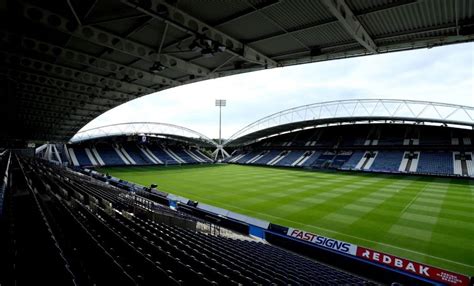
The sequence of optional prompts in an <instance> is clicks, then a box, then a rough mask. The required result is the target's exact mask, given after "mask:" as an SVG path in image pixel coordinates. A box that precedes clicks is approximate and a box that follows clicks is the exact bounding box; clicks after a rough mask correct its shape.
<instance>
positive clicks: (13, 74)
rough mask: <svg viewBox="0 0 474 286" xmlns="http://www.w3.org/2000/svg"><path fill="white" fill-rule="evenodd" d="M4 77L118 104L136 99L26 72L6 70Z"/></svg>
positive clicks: (131, 96)
mask: <svg viewBox="0 0 474 286" xmlns="http://www.w3.org/2000/svg"><path fill="white" fill-rule="evenodd" d="M6 75H7V76H9V77H10V78H12V79H15V80H17V82H18V83H21V82H23V81H29V82H31V83H34V84H39V85H46V86H49V87H56V88H57V89H58V90H61V91H62V90H68V91H73V92H78V93H84V94H88V95H91V96H92V97H98V98H104V99H110V100H117V101H118V102H122V103H123V102H125V101H127V100H131V99H134V98H136V97H137V96H133V95H130V94H124V93H119V92H115V91H106V90H103V89H102V88H98V87H94V86H90V85H86V84H81V83H75V82H70V81H66V80H63V79H58V78H54V77H50V76H43V75H37V74H34V73H30V72H26V71H19V70H14V69H8V70H7V71H6Z"/></svg>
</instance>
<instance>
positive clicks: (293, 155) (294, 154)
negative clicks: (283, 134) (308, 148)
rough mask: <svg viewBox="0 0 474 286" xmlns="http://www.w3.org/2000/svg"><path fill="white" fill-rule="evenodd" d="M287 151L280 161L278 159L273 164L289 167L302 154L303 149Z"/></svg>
mask: <svg viewBox="0 0 474 286" xmlns="http://www.w3.org/2000/svg"><path fill="white" fill-rule="evenodd" d="M288 152H289V153H288V154H287V155H286V156H285V157H284V158H283V159H281V160H280V161H278V162H277V163H276V164H275V165H276V166H286V167H290V166H291V165H292V164H293V163H294V162H295V161H296V160H297V159H298V158H300V157H301V156H303V154H304V151H300V150H296V151H288Z"/></svg>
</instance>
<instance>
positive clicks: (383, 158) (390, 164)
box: [369, 151, 403, 172]
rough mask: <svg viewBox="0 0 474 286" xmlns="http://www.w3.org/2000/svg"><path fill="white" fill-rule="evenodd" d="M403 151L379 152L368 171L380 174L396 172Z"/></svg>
mask: <svg viewBox="0 0 474 286" xmlns="http://www.w3.org/2000/svg"><path fill="white" fill-rule="evenodd" d="M402 158H403V151H379V152H378V155H377V157H376V158H375V160H374V163H373V164H372V166H370V169H369V170H372V171H380V172H398V170H399V168H400V163H401V162H402Z"/></svg>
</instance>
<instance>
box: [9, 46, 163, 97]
mask: <svg viewBox="0 0 474 286" xmlns="http://www.w3.org/2000/svg"><path fill="white" fill-rule="evenodd" d="M0 59H3V61H4V63H7V64H10V65H16V64H20V66H22V67H23V68H26V69H30V70H34V71H37V72H43V73H45V74H51V75H53V76H57V77H60V78H65V79H68V80H71V81H78V82H82V83H84V84H89V85H92V86H97V87H99V88H102V89H104V88H105V89H112V90H116V91H117V92H122V93H134V94H136V93H152V92H154V90H153V89H151V88H147V87H143V86H140V85H136V84H132V83H128V82H124V81H120V80H116V79H111V78H107V77H104V76H102V75H97V74H94V73H90V72H83V71H80V70H77V69H73V68H70V67H65V66H61V65H58V64H52V63H49V62H45V61H41V60H36V59H33V58H29V57H25V56H21V55H18V54H13V53H7V52H1V51H0ZM18 60H19V62H18Z"/></svg>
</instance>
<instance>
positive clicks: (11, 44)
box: [0, 0, 474, 286]
mask: <svg viewBox="0 0 474 286" xmlns="http://www.w3.org/2000/svg"><path fill="white" fill-rule="evenodd" d="M0 14H1V15H2V18H1V20H0V21H1V22H2V28H1V29H0V47H1V48H0V62H1V63H2V66H1V67H0V69H1V73H0V97H1V100H2V104H1V105H0V111H1V112H0V114H1V115H2V116H3V120H2V123H1V125H0V126H1V128H0V173H1V174H2V180H1V183H0V229H1V231H0V254H1V255H0V285H32V284H39V285H466V286H468V285H474V204H473V203H474V159H473V156H474V154H473V153H474V145H473V141H474V107H473V106H474V102H466V104H463V105H460V104H453V103H446V102H450V101H451V100H450V98H449V96H451V95H446V100H445V102H435V101H430V100H416V99H395V98H389V97H384V96H383V95H382V96H380V97H379V98H364V99H359V98H357V99H354V98H351V99H340V100H332V99H330V100H327V99H326V100H320V101H318V102H314V103H311V104H305V105H301V104H300V106H286V108H285V109H284V110H281V111H278V112H276V113H272V114H262V115H261V118H260V119H258V120H256V121H254V122H253V123H250V122H247V123H246V125H242V126H241V127H240V129H239V130H237V131H236V132H235V133H233V134H232V135H231V136H225V137H224V138H222V137H221V130H220V128H221V127H219V138H218V139H215V138H212V136H210V135H206V132H201V131H199V130H194V128H189V126H181V125H179V124H175V123H173V122H153V121H133V122H125V123H114V124H105V125H101V126H95V127H92V128H88V126H89V125H86V124H88V123H90V121H91V120H93V119H94V118H97V117H98V116H99V115H101V114H103V113H105V112H106V111H109V110H111V109H113V108H114V107H117V106H119V105H121V104H123V103H126V102H128V101H131V100H134V99H137V98H140V97H143V96H147V95H149V94H152V93H155V92H158V94H160V93H162V92H164V91H165V90H168V89H170V90H171V89H173V90H178V89H180V88H182V87H180V86H181V85H187V86H189V87H191V88H192V87H193V86H194V85H196V84H197V82H201V81H203V84H205V85H207V83H208V82H210V81H211V80H213V79H216V78H221V77H228V76H229V77H232V76H233V75H236V74H244V73H248V72H255V73H259V72H260V70H262V71H263V70H267V69H272V68H282V69H283V70H284V69H286V68H289V67H290V66H296V65H302V64H310V63H315V65H318V64H319V63H317V62H326V63H329V64H332V63H333V61H332V60H340V61H347V60H348V58H357V57H361V58H365V57H364V56H367V58H369V57H372V56H375V55H376V54H385V53H387V54H388V53H392V52H400V51H407V53H410V52H411V51H409V50H415V49H424V48H435V49H436V48H437V47H439V46H449V45H453V44H462V43H468V42H472V41H473V40H474V30H473V27H474V5H472V2H470V1H463V0H436V1H428V0H425V1H416V0H408V1H406V0H400V1H390V0H381V1H359V0H323V1H304V0H298V1H288V0H262V1H254V0H252V1H214V0H212V1H189V0H181V1H161V0H122V1H112V0H87V1H75V0H67V1H62V2H61V3H59V2H58V3H55V2H54V1H36V0H28V1H13V0H11V1H10V0H5V1H0ZM183 47H185V48H183ZM470 47H471V48H472V46H470ZM471 75H472V74H471ZM468 80H469V79H468ZM470 80H471V86H472V80H473V79H472V78H471V79H470ZM400 84H403V83H400ZM354 88H355V87H354ZM189 96H190V97H191V96H198V95H195V94H190V95H189ZM222 98H225V94H224V95H223V96H222ZM322 99H323V98H322ZM215 103H216V106H218V107H219V112H220V110H221V108H222V107H223V106H225V105H226V102H225V100H216V102H215ZM183 116H184V114H183ZM190 116H191V117H193V116H195V115H190ZM219 116H221V114H219ZM219 125H220V122H219ZM223 128H224V129H225V128H226V126H225V125H224V126H223Z"/></svg>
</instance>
